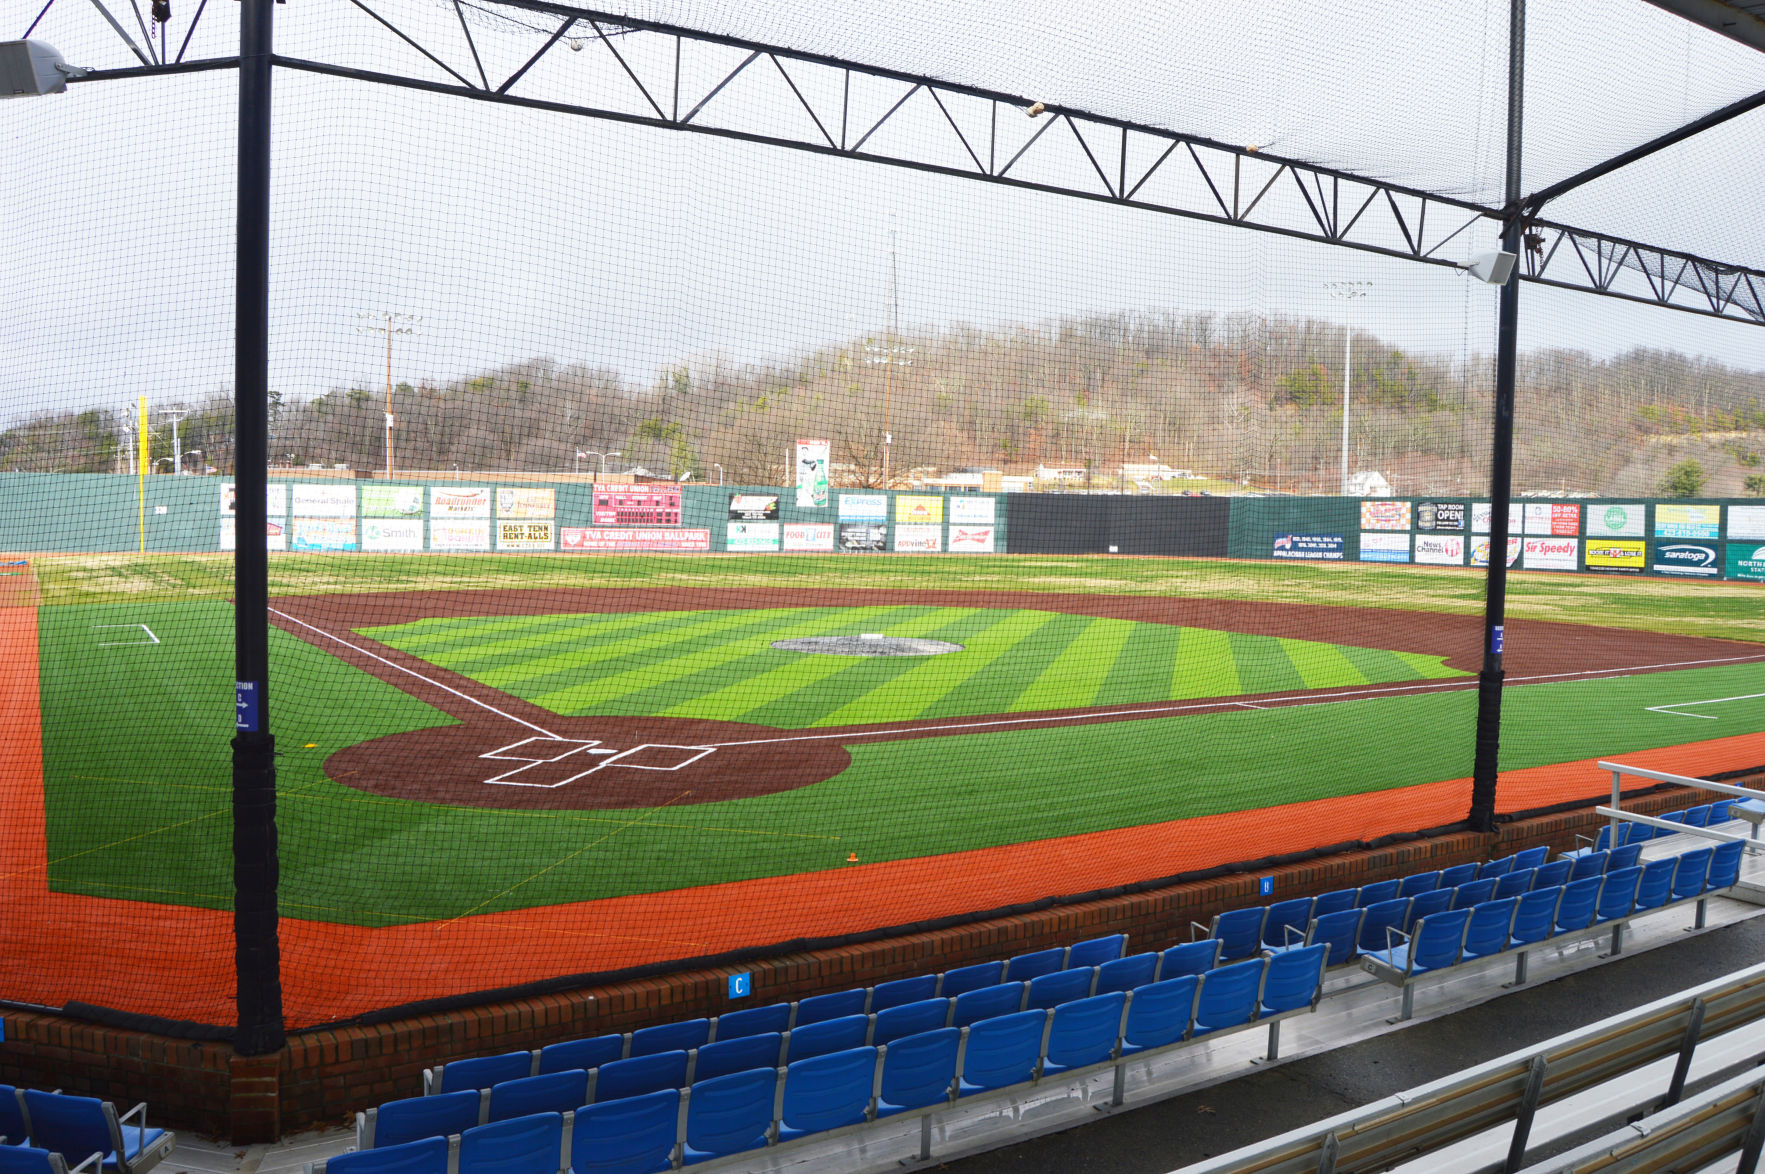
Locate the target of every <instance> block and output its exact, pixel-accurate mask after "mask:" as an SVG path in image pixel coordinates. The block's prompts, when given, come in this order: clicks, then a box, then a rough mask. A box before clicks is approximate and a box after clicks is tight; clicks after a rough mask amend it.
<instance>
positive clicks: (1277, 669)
mask: <svg viewBox="0 0 1765 1174" xmlns="http://www.w3.org/2000/svg"><path fill="white" fill-rule="evenodd" d="M1226 639H1227V641H1228V642H1229V643H1230V644H1231V646H1232V657H1233V659H1234V660H1236V661H1237V662H1238V681H1239V684H1240V685H1241V686H1242V687H1243V690H1244V692H1246V693H1285V692H1287V691H1289V690H1293V689H1303V688H1305V679H1304V678H1303V677H1301V676H1300V675H1299V670H1298V669H1296V668H1294V667H1293V662H1292V661H1290V660H1288V659H1287V652H1286V650H1285V649H1284V648H1282V647H1281V644H1280V642H1279V641H1277V640H1275V639H1272V638H1271V637H1268V636H1247V635H1245V634H1244V633H1242V632H1230V633H1228V634H1227V636H1226Z"/></svg>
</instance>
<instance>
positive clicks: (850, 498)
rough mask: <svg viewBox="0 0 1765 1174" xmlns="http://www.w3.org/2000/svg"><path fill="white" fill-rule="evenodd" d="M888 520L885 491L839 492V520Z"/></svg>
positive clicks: (887, 499) (887, 496) (887, 502)
mask: <svg viewBox="0 0 1765 1174" xmlns="http://www.w3.org/2000/svg"><path fill="white" fill-rule="evenodd" d="M888 520H889V495H888V494H886V493H842V494H840V521H842V522H886V521H888Z"/></svg>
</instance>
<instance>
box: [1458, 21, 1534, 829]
mask: <svg viewBox="0 0 1765 1174" xmlns="http://www.w3.org/2000/svg"><path fill="white" fill-rule="evenodd" d="M1525 65H1526V0H1510V8H1509V16H1508V151H1507V183H1506V196H1507V199H1506V203H1505V207H1506V216H1505V217H1504V220H1503V224H1502V236H1501V247H1502V251H1503V252H1505V253H1512V254H1513V255H1514V256H1515V257H1516V258H1518V257H1519V256H1520V236H1521V231H1522V220H1521V216H1520V151H1521V145H1522V143H1523V142H1524V138H1523V136H1522V134H1521V117H1520V116H1521V113H1522V111H1523V109H1524V105H1525V101H1524V99H1525ZM1519 322H1520V266H1519V265H1518V264H1517V263H1516V264H1515V266H1514V270H1513V272H1512V273H1510V274H1509V275H1508V280H1507V283H1506V284H1505V285H1503V286H1502V287H1501V300H1500V304H1499V306H1498V308H1497V315H1496V340H1495V427H1494V437H1493V444H1492V445H1491V449H1490V459H1489V580H1488V584H1489V585H1488V589H1487V591H1486V592H1485V596H1484V610H1483V669H1482V671H1481V672H1479V673H1478V674H1477V753H1476V758H1475V760H1474V762H1473V764H1472V767H1471V814H1470V823H1471V827H1472V829H1473V830H1475V831H1480V832H1490V831H1494V830H1495V783H1496V775H1497V772H1498V762H1499V759H1500V757H1501V691H1502V679H1503V677H1504V676H1505V675H1506V674H1505V673H1504V671H1503V669H1502V648H1503V644H1504V641H1505V636H1506V627H1507V605H1508V558H1507V555H1508V506H1509V503H1510V502H1511V501H1512V500H1513V474H1514V371H1515V367H1516V366H1517V364H1518V348H1519V338H1518V332H1519Z"/></svg>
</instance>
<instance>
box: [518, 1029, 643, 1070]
mask: <svg viewBox="0 0 1765 1174" xmlns="http://www.w3.org/2000/svg"><path fill="white" fill-rule="evenodd" d="M624 1056H625V1037H624V1036H622V1035H598V1036H595V1037H594V1038H593V1039H572V1040H565V1041H564V1042H563V1043H559V1044H547V1045H546V1046H545V1047H543V1048H541V1049H539V1075H540V1076H545V1075H547V1074H548V1073H552V1072H568V1071H570V1069H572V1068H582V1069H589V1068H599V1067H600V1066H601V1065H602V1064H607V1063H611V1062H612V1061H614V1060H618V1059H622V1058H624Z"/></svg>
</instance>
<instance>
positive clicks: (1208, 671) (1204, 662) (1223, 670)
mask: <svg viewBox="0 0 1765 1174" xmlns="http://www.w3.org/2000/svg"><path fill="white" fill-rule="evenodd" d="M1170 664H1171V669H1170V673H1171V682H1170V696H1171V697H1172V698H1173V699H1181V698H1190V697H1233V696H1236V695H1237V694H1239V693H1243V692H1244V691H1245V689H1244V684H1243V682H1242V681H1241V680H1239V677H1238V658H1237V657H1235V656H1233V655H1232V638H1231V633H1229V632H1215V631H1212V630H1211V629H1208V628H1184V629H1183V639H1182V642H1181V644H1179V645H1178V647H1177V654H1176V656H1174V657H1172V658H1171V662H1170Z"/></svg>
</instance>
